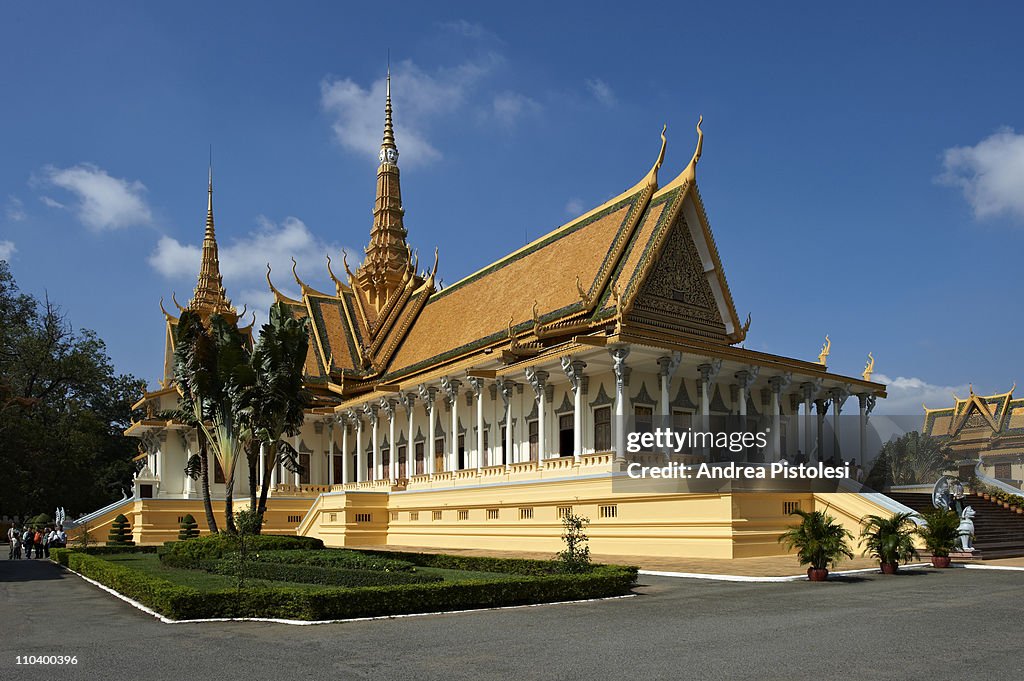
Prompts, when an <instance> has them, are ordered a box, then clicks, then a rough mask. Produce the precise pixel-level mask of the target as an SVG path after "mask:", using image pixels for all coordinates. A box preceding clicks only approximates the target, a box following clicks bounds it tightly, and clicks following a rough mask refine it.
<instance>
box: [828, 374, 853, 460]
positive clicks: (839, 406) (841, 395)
mask: <svg viewBox="0 0 1024 681" xmlns="http://www.w3.org/2000/svg"><path fill="white" fill-rule="evenodd" d="M828 394H829V396H830V397H831V398H832V421H833V422H834V423H835V426H834V427H833V428H832V434H833V435H834V436H835V450H836V453H835V456H836V458H837V459H838V460H839V465H842V464H843V462H844V459H843V445H842V439H841V438H840V434H839V422H840V420H841V419H840V416H842V413H843V403H844V402H846V398H847V397H849V396H850V393H849V392H848V391H846V390H844V389H843V388H833V389H832V390H829V391H828Z"/></svg>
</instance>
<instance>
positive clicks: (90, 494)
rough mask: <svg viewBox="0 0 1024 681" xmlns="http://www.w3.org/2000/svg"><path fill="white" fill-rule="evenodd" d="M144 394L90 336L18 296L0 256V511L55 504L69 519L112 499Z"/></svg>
mask: <svg viewBox="0 0 1024 681" xmlns="http://www.w3.org/2000/svg"><path fill="white" fill-rule="evenodd" d="M144 390H145V383H144V382H143V381H141V380H139V379H137V378H135V377H133V376H129V375H119V374H117V373H116V372H115V371H114V368H113V365H112V363H111V361H110V358H109V357H108V356H107V354H106V346H105V345H104V343H103V341H102V340H100V339H99V337H97V336H96V334H95V333H93V332H92V331H89V330H87V329H79V330H76V329H74V328H72V326H71V324H70V323H68V321H67V319H66V317H65V316H64V313H63V312H62V311H61V310H60V308H59V307H58V306H56V305H55V304H53V303H52V302H51V301H50V300H49V299H48V298H44V300H42V301H39V300H37V299H36V298H34V297H33V296H30V295H28V294H25V293H22V292H21V291H20V290H19V289H18V286H17V283H16V282H15V280H14V277H13V276H12V275H11V271H10V269H9V267H8V265H7V263H6V262H4V261H0V470H2V471H3V484H2V485H0V514H8V515H17V516H21V517H23V518H24V517H28V516H30V515H32V514H38V513H39V512H42V511H48V510H52V509H53V508H56V507H57V506H63V507H64V508H66V509H67V511H68V516H69V517H72V518H73V517H75V516H76V515H80V514H82V513H85V512H88V511H92V510H95V509H96V508H99V507H101V506H105V505H107V504H109V503H110V502H111V501H113V500H115V499H117V498H119V497H120V496H121V492H122V490H124V489H126V488H129V487H130V486H131V483H132V477H133V475H134V473H135V463H134V462H133V461H132V458H133V456H134V455H135V444H134V442H133V441H132V440H130V439H128V438H125V437H123V435H122V433H123V431H124V429H125V428H127V427H128V426H129V425H130V424H131V421H132V418H133V415H134V413H133V411H132V407H131V405H132V404H133V403H134V402H135V401H136V399H137V398H138V395H139V394H140V393H142V392H143V391H144Z"/></svg>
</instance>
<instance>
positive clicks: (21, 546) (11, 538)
mask: <svg viewBox="0 0 1024 681" xmlns="http://www.w3.org/2000/svg"><path fill="white" fill-rule="evenodd" d="M7 542H8V544H9V545H10V549H9V551H8V554H7V559H8V560H19V559H21V558H22V552H23V551H24V557H25V558H32V557H33V552H35V556H34V557H35V558H49V557H50V549H59V548H63V547H64V546H66V545H67V543H68V536H67V534H65V532H64V526H63V525H57V526H55V527H44V528H43V529H41V530H40V529H33V528H31V527H28V526H25V527H23V528H21V529H20V530H19V529H18V528H17V527H15V526H14V525H11V526H10V527H9V528H8V529H7Z"/></svg>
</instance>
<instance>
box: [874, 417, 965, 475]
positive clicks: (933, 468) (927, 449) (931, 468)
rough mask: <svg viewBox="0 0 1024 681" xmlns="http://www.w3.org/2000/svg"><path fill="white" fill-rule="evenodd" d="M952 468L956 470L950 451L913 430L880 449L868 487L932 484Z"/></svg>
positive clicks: (936, 441) (932, 438)
mask: <svg viewBox="0 0 1024 681" xmlns="http://www.w3.org/2000/svg"><path fill="white" fill-rule="evenodd" d="M953 468H956V456H955V455H954V454H953V452H952V451H951V450H950V449H949V447H947V446H946V445H945V444H943V443H942V442H940V441H939V440H937V439H936V438H934V437H929V436H928V435H922V434H921V433H919V432H918V431H916V430H915V431H911V432H909V433H906V434H905V435H903V436H901V437H898V438H896V439H894V440H890V441H889V442H886V443H885V444H884V445H883V446H882V449H881V451H880V452H879V455H878V458H877V459H876V460H875V464H874V466H873V468H872V470H871V472H870V473H869V475H868V478H867V484H868V485H869V486H871V487H874V488H875V489H883V488H884V487H885V486H887V485H918V484H931V483H933V482H935V481H936V480H937V479H938V478H939V477H940V476H942V474H943V473H945V472H946V471H948V470H950V469H953Z"/></svg>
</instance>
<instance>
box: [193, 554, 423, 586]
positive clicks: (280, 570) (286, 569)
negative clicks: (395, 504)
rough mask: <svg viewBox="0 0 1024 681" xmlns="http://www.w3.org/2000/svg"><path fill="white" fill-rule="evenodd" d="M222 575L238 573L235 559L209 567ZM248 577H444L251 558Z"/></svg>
mask: <svg viewBox="0 0 1024 681" xmlns="http://www.w3.org/2000/svg"><path fill="white" fill-rule="evenodd" d="M207 569H208V570H209V571H210V572H215V573H217V574H219V575H228V576H230V577H235V576H237V574H238V565H237V564H236V562H235V561H233V560H218V561H215V562H213V563H212V564H211V565H210V566H209V567H208V568H207ZM245 576H246V578H247V579H267V580H270V581H274V582H296V583H298V584H320V585H323V586H348V587H359V586H388V585H392V584H427V583H429V582H440V581H442V579H443V578H442V577H437V576H433V575H417V574H413V573H411V572H383V571H378V570H349V569H345V568H336V567H321V566H319V565H302V564H287V563H274V562H262V561H261V562H251V563H249V564H248V565H246V566H245Z"/></svg>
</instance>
